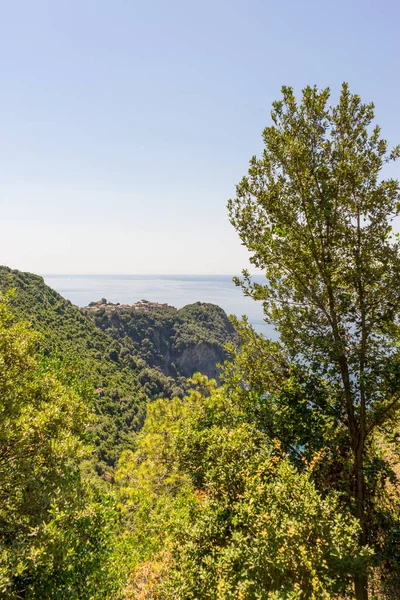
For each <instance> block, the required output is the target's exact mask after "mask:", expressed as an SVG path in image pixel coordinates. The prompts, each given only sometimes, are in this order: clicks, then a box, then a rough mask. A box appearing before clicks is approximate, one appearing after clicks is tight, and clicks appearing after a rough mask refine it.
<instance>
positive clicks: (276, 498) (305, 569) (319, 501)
mask: <svg viewBox="0 0 400 600" xmlns="http://www.w3.org/2000/svg"><path fill="white" fill-rule="evenodd" d="M200 384H201V385H202V386H203V387H204V389H205V391H206V393H207V394H209V395H208V397H207V396H204V395H203V394H202V393H201V392H200V391H192V392H191V393H190V395H189V396H188V397H186V398H185V399H184V400H183V401H180V400H178V399H176V400H174V402H173V403H172V404H171V402H168V401H159V402H158V403H157V404H155V405H153V406H151V407H150V409H149V414H148V419H149V421H148V422H147V421H146V424H145V427H144V429H143V431H142V433H141V434H140V436H139V439H138V447H137V450H136V453H135V454H133V455H131V456H129V457H127V458H128V460H125V461H123V462H122V463H121V465H120V469H119V470H118V472H117V481H118V482H119V485H120V486H121V491H120V494H121V496H120V497H121V499H123V498H124V497H126V495H127V494H128V496H129V497H130V503H129V504H126V502H124V506H127V507H128V512H129V513H130V516H129V519H130V522H131V523H132V527H133V531H135V535H136V538H135V539H136V540H140V539H145V540H147V544H146V552H145V553H144V554H142V555H141V556H137V557H136V561H135V563H134V564H132V571H133V575H132V576H131V579H130V582H129V585H128V587H127V591H126V595H127V597H128V598H132V599H133V598H135V599H139V598H147V597H148V598H150V597H154V598H156V597H160V598H182V599H183V598H184V599H185V600H186V599H189V598H196V599H201V598H204V599H206V598H207V599H208V598H210V599H211V598H221V599H222V598H223V599H228V598H238V597H242V598H249V599H250V598H273V597H274V594H278V595H279V596H276V597H288V598H289V597H292V598H311V597H314V598H330V597H333V595H334V594H335V593H336V592H337V593H339V592H343V591H344V590H345V589H346V587H347V585H346V584H347V583H348V578H349V574H350V573H351V572H353V571H354V570H355V569H357V566H358V565H359V564H360V563H359V561H360V560H361V557H360V556H359V555H358V553H357V533H358V526H357V524H356V522H355V521H354V520H353V519H351V518H349V517H348V516H346V517H345V516H342V514H341V512H340V504H339V502H338V499H337V497H336V496H335V495H333V494H330V495H328V496H326V497H323V496H321V495H320V494H319V493H318V492H317V489H316V487H315V485H314V483H313V482H312V477H311V473H312V467H310V468H305V467H304V465H303V470H302V472H300V471H299V470H297V469H296V468H295V467H294V466H293V465H291V464H290V462H289V461H288V459H287V457H286V456H285V455H284V454H283V453H282V451H281V449H280V447H279V443H278V442H275V443H272V442H271V441H270V440H269V438H268V437H267V436H266V434H265V433H264V432H263V431H262V425H261V423H260V422H256V421H254V414H252V413H250V414H249V415H247V414H246V410H245V409H243V407H241V406H240V405H239V404H238V403H237V397H234V396H231V395H229V394H227V392H226V390H223V389H214V388H213V387H212V385H211V386H210V384H208V383H207V382H206V381H205V380H200ZM128 482H129V483H128ZM125 486H126V487H125ZM138 547H141V548H143V544H141V543H140V542H139V543H138ZM152 594H153V595H152Z"/></svg>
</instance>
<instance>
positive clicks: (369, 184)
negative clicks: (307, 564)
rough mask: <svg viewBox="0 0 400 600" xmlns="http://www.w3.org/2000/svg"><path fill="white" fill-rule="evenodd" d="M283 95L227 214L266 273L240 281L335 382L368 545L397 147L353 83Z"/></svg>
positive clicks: (323, 376) (390, 346) (398, 259)
mask: <svg viewBox="0 0 400 600" xmlns="http://www.w3.org/2000/svg"><path fill="white" fill-rule="evenodd" d="M282 94H283V98H282V100H280V101H278V102H275V103H274V105H273V110H272V113H271V114H272V121H273V124H272V125H271V126H270V127H267V128H266V129H265V130H264V132H263V140H264V151H263V154H262V156H261V157H260V158H256V157H253V158H252V159H251V161H250V168H249V172H248V175H247V176H246V177H244V178H243V179H242V181H241V182H240V184H239V185H238V186H237V196H236V198H235V199H234V200H231V201H230V202H229V212H230V218H231V222H232V224H233V225H234V226H235V228H236V229H237V231H238V232H239V235H240V237H241V239H242V241H243V243H244V244H245V245H246V246H247V248H248V249H249V250H250V252H251V254H252V257H251V262H252V264H253V265H254V266H255V267H257V268H259V269H261V270H263V271H264V273H265V276H266V281H265V283H264V284H263V285H258V284H256V283H253V282H252V281H251V279H250V277H249V275H248V273H247V272H244V279H243V281H242V282H241V283H242V285H243V286H244V288H245V292H246V293H247V294H248V295H250V296H252V297H253V298H255V299H258V300H262V301H263V302H264V312H265V318H266V320H267V321H268V322H270V323H272V324H273V325H274V326H275V327H276V329H277V330H278V332H279V334H280V339H281V342H282V344H283V347H284V350H285V352H286V354H287V355H288V356H289V358H290V360H291V361H292V362H293V363H296V364H298V365H304V366H305V367H306V368H307V369H308V370H309V371H310V373H312V374H313V375H317V376H318V377H319V378H320V380H322V381H323V382H324V385H325V386H326V387H327V388H328V389H329V402H328V404H327V405H326V411H327V412H334V413H335V414H337V415H339V419H340V423H341V425H343V427H344V428H345V431H346V432H347V434H346V440H347V441H346V443H345V444H344V447H346V444H347V448H348V450H347V451H348V455H349V460H350V462H351V469H350V474H349V475H347V473H345V474H344V478H347V479H349V488H350V493H351V496H352V504H353V507H354V512H355V514H356V516H357V517H358V519H359V522H360V525H361V536H360V544H361V545H362V546H364V545H366V544H367V543H368V541H369V539H370V532H369V518H370V517H369V515H368V511H367V506H368V503H369V497H370V495H371V494H372V493H373V492H372V490H370V488H369V487H368V486H367V485H366V473H365V457H366V453H367V452H368V447H369V445H370V444H371V443H372V438H373V435H374V433H375V432H376V431H377V430H378V429H379V428H382V427H383V426H384V425H385V424H386V423H388V422H389V421H390V420H391V419H394V418H395V415H396V412H398V408H399V404H400V383H399V382H400V378H399V374H400V364H399V358H400V356H399V350H398V344H399V337H398V326H399V309H400V254H399V243H398V241H397V238H396V237H395V236H394V235H393V234H392V227H391V223H392V221H393V219H394V217H396V216H397V215H398V214H399V210H400V203H399V199H400V197H399V183H398V181H396V180H394V179H383V177H382V169H383V167H384V166H385V165H386V164H387V163H388V162H390V161H392V160H395V159H396V158H398V156H399V155H400V148H399V147H397V148H395V149H394V150H393V151H391V152H390V151H389V150H388V143H387V142H386V140H384V139H382V137H381V134H380V129H379V127H376V126H375V127H373V126H372V122H373V119H374V107H373V105H372V104H363V103H362V102H361V99H360V98H359V96H357V95H353V94H351V93H350V91H349V88H348V86H347V84H344V85H343V87H342V91H341V95H340V100H339V103H338V104H337V105H336V106H332V105H330V104H329V97H330V90H329V89H325V90H322V91H321V90H318V89H317V88H316V87H314V88H312V87H307V88H305V89H304V90H303V95H302V98H301V101H299V102H298V101H297V100H296V98H295V96H294V93H293V90H292V89H291V88H288V87H284V88H283V89H282ZM238 283H239V282H238ZM344 468H345V469H347V466H346V467H344ZM342 489H344V488H343V486H342ZM355 593H356V597H357V598H358V599H366V598H368V579H367V572H366V571H364V572H362V573H360V574H359V575H357V576H356V577H355Z"/></svg>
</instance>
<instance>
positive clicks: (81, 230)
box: [0, 0, 400, 273]
mask: <svg viewBox="0 0 400 600" xmlns="http://www.w3.org/2000/svg"><path fill="white" fill-rule="evenodd" d="M0 8H1V14H0V63H1V65H0V73H1V93H0V127H1V145H0V148H1V150H0V153H1V156H0V206H1V220H0V264H8V265H9V266H11V267H13V268H18V269H22V270H30V271H33V272H37V273H233V272H238V271H239V270H240V269H241V268H242V267H243V266H246V261H247V255H246V251H245V249H244V248H243V247H242V246H241V245H240V241H239V239H238V237H237V235H236V233H235V231H234V230H233V228H232V227H231V226H230V224H229V222H228V219H227V215H226V201H227V199H228V198H229V197H231V196H233V195H234V189H235V188H234V186H235V184H236V183H237V182H238V181H239V180H240V178H241V177H242V175H244V174H245V172H246V170H247V164H248V160H249V158H250V157H251V155H252V154H254V153H258V152H259V151H260V150H261V137H260V134H261V131H262V129H263V127H264V126H265V125H267V124H268V123H269V113H270V107H271V102H272V101H273V100H274V99H276V98H278V97H279V94H280V87H281V85H282V84H288V85H292V86H294V87H295V89H296V92H298V93H299V92H300V90H301V89H302V87H304V86H305V85H307V84H317V85H318V86H319V87H324V86H328V85H329V86H330V87H331V88H332V90H333V95H334V97H335V96H336V95H337V92H338V90H339V88H340V85H341V83H342V81H348V82H349V83H350V85H351V88H352V90H353V91H355V92H357V93H359V94H360V95H361V96H362V98H363V99H365V100H374V102H375V103H376V113H377V120H378V122H379V123H380V124H381V125H382V127H383V132H384V134H385V135H386V137H387V138H388V139H389V141H390V142H391V143H392V144H393V145H394V144H395V143H398V142H400V109H399V106H400V104H399V96H400V78H399V64H400V42H399V33H398V28H399V22H400V3H399V2H397V1H395V0H386V1H385V0H383V1H381V2H378V1H377V0H375V2H372V1H371V0H348V1H344V0H338V1H336V2H326V1H324V0H311V1H310V0H303V1H299V0H290V1H287V0H286V1H285V0H281V1H278V2H277V1H274V2H272V1H267V0H264V1H261V0H259V1H247V2H245V1H236V0H231V1H229V2H228V1H218V0H214V1H210V0H202V1H201V2H192V1H190V0H186V1H183V0H182V1H178V0H169V1H166V0H155V1H154V0H153V1H151V0H147V1H143V2H137V1H135V0H79V1H78V0H56V1H55V0H48V1H43V0H35V1H33V0H25V1H20V0H12V1H3V2H0ZM393 174H394V175H396V176H399V174H400V171H399V168H397V169H395V170H394V171H393Z"/></svg>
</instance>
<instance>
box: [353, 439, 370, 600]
mask: <svg viewBox="0 0 400 600" xmlns="http://www.w3.org/2000/svg"><path fill="white" fill-rule="evenodd" d="M363 453H364V441H361V440H360V442H359V444H358V446H357V448H356V450H355V457H354V486H355V489H354V500H355V509H356V516H357V518H358V520H359V523H360V527H361V533H360V546H361V547H364V546H366V545H367V539H368V533H367V524H366V520H365V480H364V468H363ZM354 592H355V596H356V600H368V573H367V569H366V568H365V567H364V566H363V567H362V570H361V572H360V573H358V574H357V575H356V576H355V578H354Z"/></svg>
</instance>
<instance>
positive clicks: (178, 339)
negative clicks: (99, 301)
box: [83, 302, 235, 389]
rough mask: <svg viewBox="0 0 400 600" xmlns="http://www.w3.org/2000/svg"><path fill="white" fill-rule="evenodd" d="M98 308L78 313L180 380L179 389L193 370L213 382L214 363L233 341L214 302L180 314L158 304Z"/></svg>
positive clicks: (228, 325)
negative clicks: (146, 308)
mask: <svg viewBox="0 0 400 600" xmlns="http://www.w3.org/2000/svg"><path fill="white" fill-rule="evenodd" d="M149 304H150V303H149ZM101 306H102V305H100V308H99V309H85V310H83V313H84V314H85V315H86V316H87V317H88V318H89V319H91V320H92V321H93V322H94V323H95V325H96V326H97V327H98V328H99V329H101V330H102V331H104V332H105V333H107V334H108V335H110V336H111V337H112V338H113V339H115V340H117V341H118V342H119V343H121V344H123V345H124V346H125V347H126V348H129V349H130V350H131V353H132V354H133V355H135V356H140V357H141V358H142V359H143V360H144V361H146V363H147V364H148V365H150V366H152V367H158V368H159V369H160V370H161V371H162V372H163V373H164V374H165V375H166V376H168V377H173V378H174V380H175V381H177V382H180V383H181V385H182V386H183V389H185V383H184V382H185V378H187V377H191V376H192V375H193V373H195V372H196V371H199V372H201V373H202V374H204V375H207V376H208V377H212V378H218V372H219V371H218V368H217V364H219V363H223V362H224V361H225V360H226V359H227V358H228V354H227V352H226V351H225V349H224V345H225V344H226V343H227V342H233V341H234V340H235V330H234V328H233V325H232V323H231V322H230V321H229V319H228V317H227V315H226V313H225V312H224V311H223V310H222V308H220V307H219V306H216V305H214V304H207V303H202V302H197V303H195V304H190V305H187V306H185V307H183V308H181V309H180V310H177V309H176V308H174V307H172V306H164V305H151V306H152V308H151V310H145V308H144V309H141V308H140V307H139V308H137V307H136V306H132V307H126V308H125V307H122V308H121V307H119V306H115V307H114V306H113V305H108V306H106V307H105V308H104V305H103V308H101ZM144 307H146V304H144Z"/></svg>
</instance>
